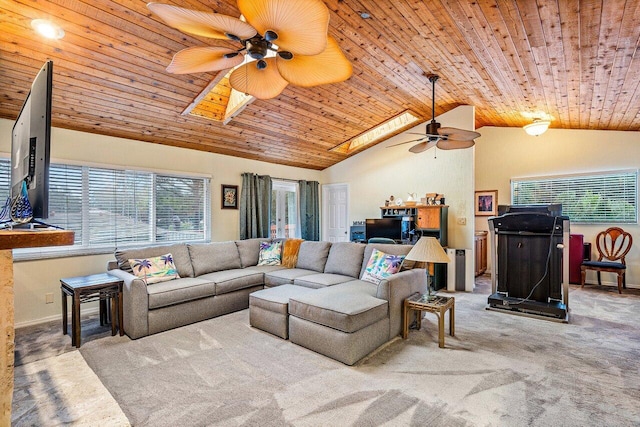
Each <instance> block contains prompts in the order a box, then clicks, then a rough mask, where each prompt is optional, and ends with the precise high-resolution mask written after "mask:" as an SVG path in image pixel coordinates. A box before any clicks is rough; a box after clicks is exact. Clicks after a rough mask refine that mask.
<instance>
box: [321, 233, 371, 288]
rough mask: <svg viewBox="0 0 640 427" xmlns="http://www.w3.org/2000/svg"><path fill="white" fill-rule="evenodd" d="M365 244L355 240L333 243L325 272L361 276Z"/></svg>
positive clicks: (354, 276)
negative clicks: (354, 241)
mask: <svg viewBox="0 0 640 427" xmlns="http://www.w3.org/2000/svg"><path fill="white" fill-rule="evenodd" d="M364 248H365V245H363V244H362V243H353V242H336V243H334V244H333V245H331V250H330V251H329V258H328V259H327V265H326V266H325V267H324V272H325V273H334V274H342V275H345V276H351V277H353V278H356V279H357V278H359V277H360V276H359V274H360V267H362V257H363V254H364Z"/></svg>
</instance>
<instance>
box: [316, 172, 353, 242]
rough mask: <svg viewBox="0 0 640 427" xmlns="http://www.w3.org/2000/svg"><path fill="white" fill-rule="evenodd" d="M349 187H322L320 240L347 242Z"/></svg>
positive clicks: (344, 185)
mask: <svg viewBox="0 0 640 427" xmlns="http://www.w3.org/2000/svg"><path fill="white" fill-rule="evenodd" d="M348 216H349V185H348V184H328V185H323V186H322V240H325V241H329V242H348V241H349V226H348V225H347V224H348Z"/></svg>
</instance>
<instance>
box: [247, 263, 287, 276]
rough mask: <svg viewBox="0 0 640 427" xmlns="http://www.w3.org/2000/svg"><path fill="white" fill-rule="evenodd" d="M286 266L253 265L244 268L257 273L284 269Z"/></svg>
mask: <svg viewBox="0 0 640 427" xmlns="http://www.w3.org/2000/svg"><path fill="white" fill-rule="evenodd" d="M285 268H286V267H285V266H283V265H253V266H251V267H247V268H245V270H251V271H257V272H259V273H264V274H266V273H271V272H272V271H278V270H284V269H285Z"/></svg>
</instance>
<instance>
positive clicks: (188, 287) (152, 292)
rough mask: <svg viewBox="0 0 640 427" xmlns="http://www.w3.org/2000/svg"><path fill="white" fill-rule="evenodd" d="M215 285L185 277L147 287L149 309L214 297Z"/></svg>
mask: <svg viewBox="0 0 640 427" xmlns="http://www.w3.org/2000/svg"><path fill="white" fill-rule="evenodd" d="M215 292H216V284H215V283H213V282H210V281H208V280H203V279H200V278H193V277H187V278H182V279H175V280H170V281H168V282H162V283H156V284H155V285H153V286H149V287H147V293H148V294H149V309H154V308H160V307H166V306H169V305H173V304H178V303H182V302H186V301H193V300H196V299H200V298H204V297H209V296H213V295H215Z"/></svg>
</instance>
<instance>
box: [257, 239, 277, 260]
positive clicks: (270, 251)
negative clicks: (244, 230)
mask: <svg viewBox="0 0 640 427" xmlns="http://www.w3.org/2000/svg"><path fill="white" fill-rule="evenodd" d="M281 259H282V242H281V241H278V242H260V256H259V257H258V265H280V264H281V262H282V261H281Z"/></svg>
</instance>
